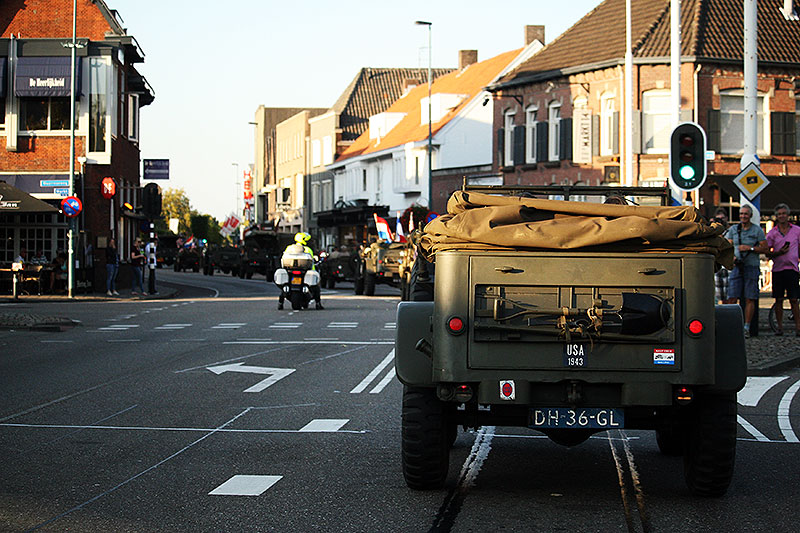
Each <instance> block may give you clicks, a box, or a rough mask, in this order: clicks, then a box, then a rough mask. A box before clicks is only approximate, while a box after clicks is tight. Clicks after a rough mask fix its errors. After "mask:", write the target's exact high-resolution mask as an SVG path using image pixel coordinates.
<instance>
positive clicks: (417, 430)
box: [402, 386, 452, 490]
mask: <svg viewBox="0 0 800 533" xmlns="http://www.w3.org/2000/svg"><path fill="white" fill-rule="evenodd" d="M446 413H447V411H446V408H445V403H444V402H442V401H441V400H439V399H438V398H437V397H436V389H431V388H421V387H408V386H405V387H403V415H402V462H403V477H404V478H405V480H406V485H408V487H409V488H411V489H414V490H429V489H438V488H441V487H442V486H443V485H444V482H445V479H447V469H448V467H449V466H450V443H451V438H452V432H451V431H449V426H450V425H452V424H448V422H447V415H446Z"/></svg>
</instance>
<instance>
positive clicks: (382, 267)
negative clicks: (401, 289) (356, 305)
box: [353, 241, 406, 296]
mask: <svg viewBox="0 0 800 533" xmlns="http://www.w3.org/2000/svg"><path fill="white" fill-rule="evenodd" d="M405 248H406V245H405V243H402V242H393V243H387V242H384V241H379V242H374V243H372V244H371V245H369V246H368V247H366V248H364V249H363V250H362V251H361V253H360V258H359V259H360V260H359V261H358V263H357V264H356V266H357V268H356V273H355V281H354V282H353V284H354V285H355V293H356V294H366V295H367V296H372V295H374V294H375V286H376V285H391V286H393V287H398V286H400V274H399V267H400V262H401V259H402V254H403V253H404V250H405Z"/></svg>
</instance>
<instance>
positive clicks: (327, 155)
mask: <svg viewBox="0 0 800 533" xmlns="http://www.w3.org/2000/svg"><path fill="white" fill-rule="evenodd" d="M331 163H333V137H331V136H330V135H326V136H325V137H323V138H322V164H323V165H330V164H331Z"/></svg>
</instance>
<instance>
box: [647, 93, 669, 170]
mask: <svg viewBox="0 0 800 533" xmlns="http://www.w3.org/2000/svg"><path fill="white" fill-rule="evenodd" d="M669 100H670V94H669V91H667V90H655V91H645V92H644V93H643V94H642V136H643V139H642V140H643V141H644V147H643V148H644V153H646V154H666V153H669V136H670V132H671V128H670V123H671V116H670V101H669Z"/></svg>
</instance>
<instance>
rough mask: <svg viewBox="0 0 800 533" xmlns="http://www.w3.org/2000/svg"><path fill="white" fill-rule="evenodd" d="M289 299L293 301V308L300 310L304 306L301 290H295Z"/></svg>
mask: <svg viewBox="0 0 800 533" xmlns="http://www.w3.org/2000/svg"><path fill="white" fill-rule="evenodd" d="M289 300H291V302H292V309H293V310H294V311H299V310H300V309H302V308H303V295H302V294H300V293H299V292H293V293H291V294H290V295H289Z"/></svg>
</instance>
